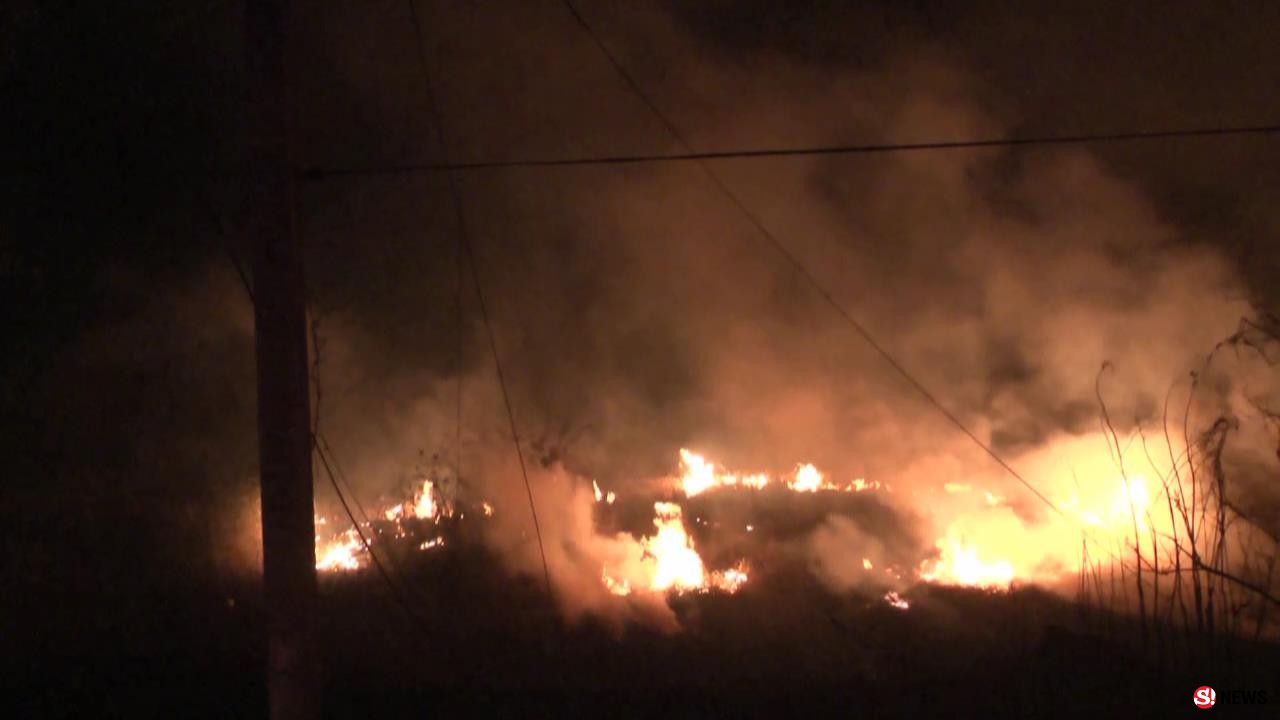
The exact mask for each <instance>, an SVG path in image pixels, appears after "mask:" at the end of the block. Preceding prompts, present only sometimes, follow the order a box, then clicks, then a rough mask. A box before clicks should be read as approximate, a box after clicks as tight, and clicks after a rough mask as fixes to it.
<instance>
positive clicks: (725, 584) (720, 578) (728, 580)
mask: <svg viewBox="0 0 1280 720" xmlns="http://www.w3.org/2000/svg"><path fill="white" fill-rule="evenodd" d="M746 582H747V573H746V571H745V570H743V569H742V568H741V567H736V568H729V569H728V570H725V571H724V572H714V573H711V585H712V587H715V588H716V589H718V590H721V591H723V592H727V593H730V594H732V593H736V592H738V589H739V588H741V587H742V586H743V585H745V584H746Z"/></svg>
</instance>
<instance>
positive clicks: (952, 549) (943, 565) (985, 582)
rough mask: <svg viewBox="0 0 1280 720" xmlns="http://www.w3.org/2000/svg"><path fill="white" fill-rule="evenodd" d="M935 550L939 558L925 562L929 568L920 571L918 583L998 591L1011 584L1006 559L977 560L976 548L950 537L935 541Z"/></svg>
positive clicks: (1010, 571)
mask: <svg viewBox="0 0 1280 720" xmlns="http://www.w3.org/2000/svg"><path fill="white" fill-rule="evenodd" d="M938 550H939V551H941V556H940V557H939V558H938V560H937V561H936V562H934V563H926V565H928V566H929V567H928V569H925V570H922V571H921V573H920V578H921V579H922V580H926V581H929V582H940V583H944V584H951V585H965V586H968V587H981V588H999V589H1004V588H1008V587H1009V584H1010V583H1012V582H1013V579H1014V571H1013V564H1012V563H1010V562H1009V561H1008V560H994V561H983V560H980V559H979V558H978V550H977V549H976V548H974V547H971V546H967V545H962V544H961V543H959V542H958V541H956V540H954V539H950V538H948V539H946V540H945V541H944V540H939V541H938Z"/></svg>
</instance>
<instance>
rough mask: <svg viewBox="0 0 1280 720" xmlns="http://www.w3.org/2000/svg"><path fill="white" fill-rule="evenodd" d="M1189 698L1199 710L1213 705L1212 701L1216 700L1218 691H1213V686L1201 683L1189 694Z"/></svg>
mask: <svg viewBox="0 0 1280 720" xmlns="http://www.w3.org/2000/svg"><path fill="white" fill-rule="evenodd" d="M1191 699H1192V701H1193V702H1195V704H1196V707H1198V708H1200V709H1201V710H1208V709H1209V708H1211V707H1213V704H1214V703H1216V702H1218V693H1216V692H1214V691H1213V688H1211V687H1209V686H1208V685H1201V686H1200V687H1198V688H1196V693H1195V695H1193V696H1191Z"/></svg>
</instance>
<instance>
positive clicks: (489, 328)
mask: <svg viewBox="0 0 1280 720" xmlns="http://www.w3.org/2000/svg"><path fill="white" fill-rule="evenodd" d="M406 2H407V3H408V5H409V17H410V19H411V20H412V23H413V39H414V44H415V46H416V48H417V51H418V67H419V69H420V70H421V72H422V81H423V85H424V87H425V91H426V95H427V106H428V108H429V109H430V111H431V116H432V120H433V121H434V123H433V124H434V125H435V129H436V142H437V144H438V146H439V150H440V154H441V156H442V157H444V158H445V159H446V162H447V160H448V153H449V151H448V145H447V144H446V143H445V134H444V117H443V115H442V114H441V112H440V107H439V105H438V104H437V102H436V94H435V86H434V85H433V84H432V82H431V73H430V72H429V71H428V65H427V51H426V48H425V47H424V45H423V42H422V25H421V23H420V22H419V21H418V7H417V2H416V0H406ZM446 179H447V180H448V185H449V194H450V195H451V196H452V198H453V209H454V215H455V216H456V222H457V224H458V242H459V245H460V246H461V248H462V249H463V250H464V251H465V253H464V254H465V256H466V259H467V263H468V264H469V265H470V266H471V278H472V282H474V283H475V286H476V299H477V301H478V302H479V305H480V318H481V320H483V321H484V327H485V332H486V333H487V334H488V336H489V349H490V350H491V351H492V352H493V365H494V368H495V369H496V370H497V373H498V386H499V387H500V388H501V389H502V402H503V404H504V405H505V406H506V410H507V421H508V422H509V423H510V425H511V443H512V444H513V445H515V448H516V458H517V459H518V460H519V462H520V476H521V478H523V479H524V490H525V495H526V496H528V498H529V514H530V515H532V516H533V531H534V534H535V535H536V537H537V539H538V555H539V557H541V559H542V579H543V581H544V582H545V583H546V587H547V597H548V598H551V597H552V591H551V571H550V570H549V569H548V568H547V551H546V548H545V547H544V546H543V543H542V526H541V524H540V523H539V522H538V507H537V505H536V503H534V501H533V486H532V485H531V484H530V483H529V471H528V468H527V467H526V466H525V462H524V450H522V449H521V448H520V433H519V432H518V431H517V430H516V415H515V411H514V410H513V409H512V406H511V394H510V393H509V392H508V391H507V381H506V378H505V376H504V375H503V373H502V360H501V359H500V357H499V355H498V341H497V338H496V336H495V334H494V331H493V324H492V323H491V322H489V309H488V306H487V305H486V303H485V301H484V288H483V286H482V284H481V282H480V271H479V270H478V269H477V268H476V258H475V251H474V250H473V249H472V247H471V238H470V236H469V235H468V234H467V222H466V215H465V213H464V212H463V208H462V193H461V192H460V191H459V190H458V185H457V179H456V178H455V177H454V173H453V171H449V172H448V173H447V174H446ZM458 280H459V288H461V276H459V279H458ZM459 299H461V290H459ZM459 337H461V335H459ZM459 370H461V362H459ZM458 418H459V423H461V400H459V406H458ZM460 436H461V433H460V432H459V437H460Z"/></svg>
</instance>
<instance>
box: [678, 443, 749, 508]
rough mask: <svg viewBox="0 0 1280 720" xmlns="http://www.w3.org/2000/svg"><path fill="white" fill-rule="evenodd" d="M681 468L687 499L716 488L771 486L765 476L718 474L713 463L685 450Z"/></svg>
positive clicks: (681, 458) (682, 485)
mask: <svg viewBox="0 0 1280 720" xmlns="http://www.w3.org/2000/svg"><path fill="white" fill-rule="evenodd" d="M680 467H681V469H682V470H683V472H682V473H681V476H680V486H681V488H682V489H683V490H684V494H685V497H693V496H695V495H701V494H702V493H704V492H706V491H708V490H712V489H715V488H722V487H734V486H737V485H741V486H743V487H749V488H755V489H757V490H758V489H760V488H762V487H764V486H765V485H767V484H769V478H768V476H766V475H763V474H756V475H743V476H739V475H735V474H733V473H722V472H717V471H716V466H715V465H714V464H713V463H710V462H707V460H706V458H704V457H703V456H701V455H698V454H697V453H694V452H690V451H688V450H686V449H684V448H681V449H680Z"/></svg>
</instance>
